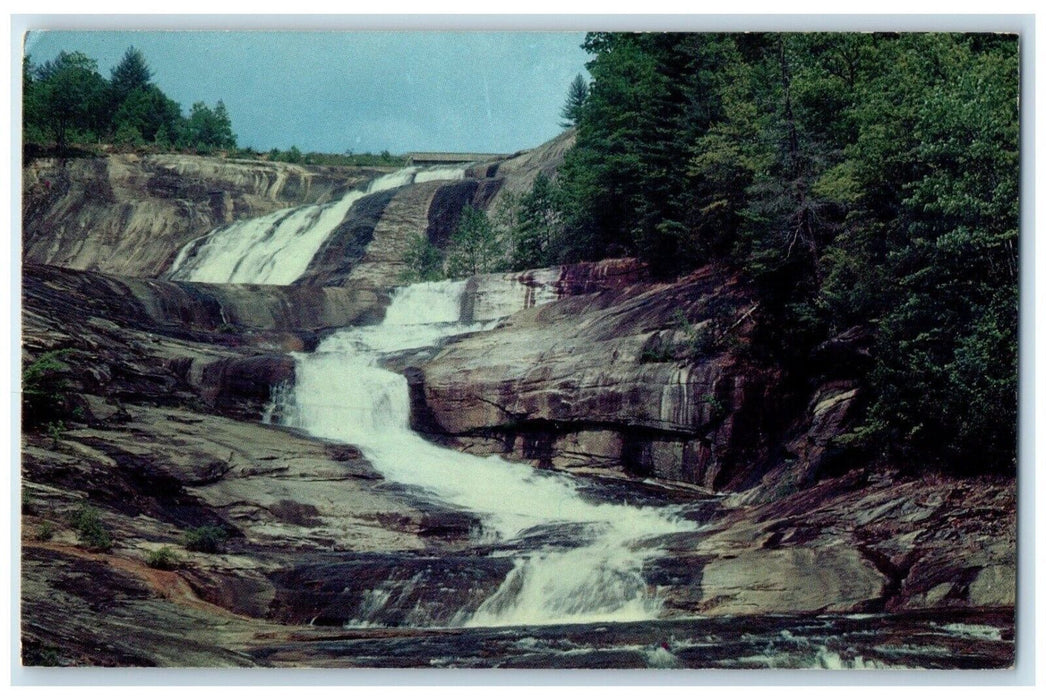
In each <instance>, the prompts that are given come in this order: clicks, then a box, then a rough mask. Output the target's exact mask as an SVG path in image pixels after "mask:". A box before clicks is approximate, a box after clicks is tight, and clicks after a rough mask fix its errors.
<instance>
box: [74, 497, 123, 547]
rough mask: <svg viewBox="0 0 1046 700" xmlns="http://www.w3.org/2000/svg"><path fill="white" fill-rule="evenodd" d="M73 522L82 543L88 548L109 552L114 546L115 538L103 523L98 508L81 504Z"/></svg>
mask: <svg viewBox="0 0 1046 700" xmlns="http://www.w3.org/2000/svg"><path fill="white" fill-rule="evenodd" d="M71 524H72V526H73V528H74V529H75V530H76V534H77V536H78V537H79V538H80V543H81V544H83V545H85V546H86V547H87V548H88V549H95V550H98V551H102V552H107V551H109V550H110V549H112V548H113V538H112V537H111V536H110V535H109V531H108V530H107V529H106V528H105V525H103V524H102V520H101V518H100V517H99V515H98V509H97V508H92V507H91V506H88V505H84V506H81V507H80V509H79V510H77V511H76V513H74V514H73V517H72V520H71Z"/></svg>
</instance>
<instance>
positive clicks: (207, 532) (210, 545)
mask: <svg viewBox="0 0 1046 700" xmlns="http://www.w3.org/2000/svg"><path fill="white" fill-rule="evenodd" d="M228 538H229V534H228V533H227V532H226V531H225V528H223V527H220V526H218V525H201V526H199V527H194V528H191V529H189V530H186V531H185V536H184V537H183V543H184V544H185V548H186V549H188V550H189V551H190V552H205V553H207V554H216V553H217V552H220V551H222V546H223V545H224V544H225V540H227V539H228Z"/></svg>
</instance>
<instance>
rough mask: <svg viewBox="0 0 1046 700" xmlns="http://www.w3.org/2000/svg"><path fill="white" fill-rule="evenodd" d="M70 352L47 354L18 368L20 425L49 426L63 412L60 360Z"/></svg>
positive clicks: (52, 351) (66, 368)
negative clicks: (19, 372)
mask: <svg viewBox="0 0 1046 700" xmlns="http://www.w3.org/2000/svg"><path fill="white" fill-rule="evenodd" d="M70 352H72V351H71V350H68V349H66V350H51V351H49V352H45V353H43V354H42V355H40V357H38V358H36V360H34V361H33V362H30V363H29V364H28V365H26V366H25V367H23V368H22V422H23V424H24V425H26V426H32V425H41V424H45V423H50V422H52V421H54V419H56V418H58V417H60V416H61V415H63V413H64V412H65V410H66V408H65V405H66V400H65V389H66V383H65V379H64V378H63V377H62V374H63V373H64V372H67V371H69V365H67V364H65V363H64V362H62V360H61V358H62V357H64V356H65V355H68V354H69V353H70Z"/></svg>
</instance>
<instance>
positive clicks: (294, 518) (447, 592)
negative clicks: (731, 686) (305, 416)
mask: <svg viewBox="0 0 1046 700" xmlns="http://www.w3.org/2000/svg"><path fill="white" fill-rule="evenodd" d="M570 139H571V134H570V133H569V132H568V133H567V134H565V135H564V136H563V137H562V138H560V139H557V140H556V141H554V142H552V143H550V144H546V145H545V146H543V147H541V148H538V149H534V150H533V151H529V152H526V153H523V154H520V155H518V156H516V157H514V158H512V159H509V160H506V161H502V162H495V163H485V164H470V165H468V166H463V167H462V168H461V172H460V173H457V174H455V175H454V178H453V179H450V180H448V179H431V180H428V179H426V178H423V177H419V176H418V174H417V173H412V174H411V177H412V179H411V180H410V181H409V182H406V181H405V182H403V183H402V184H399V185H397V186H395V187H391V188H390V189H386V190H381V191H367V192H361V196H360V197H359V198H358V199H356V200H354V203H353V204H352V207H351V209H349V211H348V212H347V213H346V214H345V215H344V217H343V218H341V219H340V220H338V221H337V222H335V225H334V227H333V229H332V230H331V231H330V233H329V235H326V236H325V237H324V239H323V240H322V242H321V245H320V246H319V248H318V249H317V250H316V253H315V255H313V256H311V258H310V259H309V260H308V261H306V262H307V264H304V272H302V273H301V274H300V275H298V276H297V278H296V279H295V280H293V281H292V282H290V283H285V284H265V285H259V284H252V283H243V282H235V283H229V282H225V281H220V282H219V281H195V280H191V279H185V278H179V275H178V274H176V271H175V270H173V268H174V267H175V265H176V262H177V261H178V259H179V257H180V256H181V255H182V254H183V253H184V255H185V257H186V258H189V257H191V256H193V255H200V254H202V250H203V248H202V246H203V245H204V244H205V243H206V241H204V240H203V238H204V237H205V236H209V235H212V234H208V232H209V231H211V230H213V229H216V228H219V227H223V226H225V227H227V226H229V225H231V224H233V223H235V222H238V221H250V220H255V219H258V218H259V217H264V216H267V215H273V214H274V213H276V212H280V211H283V210H284V209H285V208H287V207H307V206H317V207H324V206H328V205H331V204H332V203H335V202H337V201H338V200H339V199H341V198H343V197H345V196H346V193H349V192H352V191H354V188H359V187H360V186H365V185H366V183H368V182H372V181H374V180H375V179H376V178H379V177H382V176H386V175H389V173H382V172H375V171H367V170H340V169H337V168H311V167H306V166H291V165H287V164H280V163H268V162H253V161H227V160H223V159H219V158H202V157H190V156H176V155H170V156H168V155H154V156H134V155H118V156H109V157H106V158H94V159H70V160H68V161H64V162H62V161H53V160H37V161H31V162H29V163H27V164H26V167H25V170H24V176H23V220H24V225H23V269H22V289H23V299H22V304H23V316H22V319H23V327H22V334H23V351H24V359H23V382H24V383H26V382H27V381H31V382H32V384H31V385H29V386H23V392H25V391H26V390H27V389H29V390H32V391H35V392H37V393H38V394H39V395H43V396H45V397H46V399H47V401H44V402H43V404H45V405H44V408H42V409H40V412H39V414H36V413H26V414H25V415H24V416H23V419H24V423H23V425H24V431H23V442H22V524H21V526H22V542H23V548H22V558H21V566H22V578H21V582H22V643H23V659H24V661H25V663H27V664H30V665H41V664H47V665H161V666H171V665H192V666H212V665H219V666H270V665H276V666H280V665H294V666H386V665H391V666H488V665H504V666H544V667H550V666H581V667H593V666H618V667H635V666H655V667H688V666H689V667H760V666H766V665H770V664H771V662H770V661H767V658H768V657H773V658H776V659H777V661H776V662H773V663H780V664H782V665H785V666H789V665H791V666H828V667H838V666H845V667H863V666H864V665H867V666H892V667H896V666H907V667H937V668H955V667H981V668H985V667H991V668H1004V667H1008V666H1009V665H1011V664H1012V662H1013V639H1014V620H1013V608H1014V604H1015V598H1016V570H1017V567H1016V488H1015V484H1014V482H1013V480H1012V479H1008V478H1003V477H1000V478H990V477H976V478H972V477H971V478H960V477H956V476H951V475H944V474H936V473H921V472H919V471H918V470H910V469H903V468H902V467H904V466H906V465H883V464H876V465H872V464H868V463H851V462H848V461H847V460H846V459H845V458H842V457H840V452H839V451H838V450H837V449H836V444H837V439H838V438H839V437H840V436H841V435H843V434H844V433H845V432H846V431H847V430H848V429H849V427H850V424H851V421H852V415H853V413H854V411H855V410H856V408H857V407H858V406H859V405H860V402H861V401H862V400H864V398H865V397H863V396H862V391H863V387H862V384H861V382H860V368H861V366H862V363H863V362H864V358H865V357H866V356H867V353H868V352H869V340H868V336H867V333H866V332H865V331H864V330H863V329H861V328H852V329H848V330H847V331H845V332H843V333H841V334H839V335H838V336H837V337H836V338H834V339H833V340H832V341H831V342H829V343H826V344H825V345H824V346H822V347H821V348H819V349H818V351H817V352H818V357H817V358H815V360H816V362H817V363H818V364H819V365H820V366H821V367H822V371H821V372H820V374H819V375H818V376H817V377H816V378H815V380H810V379H808V378H803V379H802V380H799V379H797V378H796V377H793V376H789V374H788V373H787V372H786V371H785V370H784V369H783V368H781V367H779V366H775V365H773V364H772V363H768V362H766V361H764V360H762V359H760V358H759V357H758V356H754V355H753V354H752V353H750V352H747V351H746V348H747V347H748V345H749V340H750V338H751V337H752V335H753V333H755V332H756V331H757V324H758V314H757V313H755V311H756V308H755V307H756V302H755V301H754V298H753V296H752V294H751V293H750V290H748V289H746V286H745V283H744V282H743V281H742V280H741V279H739V278H737V277H736V276H734V275H731V274H730V273H729V272H728V271H726V270H723V269H719V268H716V267H707V268H702V269H700V270H697V271H695V272H693V273H691V274H689V275H687V276H685V277H682V278H679V279H675V280H658V279H654V278H652V277H651V275H650V274H649V273H648V271H647V270H646V269H645V267H644V266H643V265H642V264H640V263H638V262H637V261H635V260H631V259H614V260H606V261H602V262H599V263H586V264H578V265H571V266H564V267H557V268H548V269H542V270H534V271H527V272H523V273H497V274H486V275H479V276H475V277H472V278H470V279H469V280H467V281H463V282H462V283H461V288H460V290H459V292H458V293H459V296H453V297H450V296H447V298H448V299H450V300H451V304H450V306H451V316H453V318H450V319H449V321H453V322H454V323H457V324H460V326H461V328H460V329H458V330H456V331H455V332H454V333H452V334H450V335H440V336H439V337H434V338H435V339H434V340H433V341H432V342H431V343H428V344H425V343H422V344H421V345H418V346H416V347H407V348H406V349H403V348H395V349H391V350H388V351H386V352H384V353H383V354H381V355H380V357H379V360H378V364H380V365H381V367H382V368H384V369H386V370H391V372H392V373H394V374H398V375H402V376H404V377H405V378H406V382H405V384H406V389H405V391H406V397H407V402H408V404H409V423H410V426H411V427H412V428H413V429H414V431H416V432H417V433H419V434H420V435H423V436H424V437H425V438H426V439H427V440H429V441H430V442H431V443H435V444H439V445H442V446H444V447H447V448H451V449H453V450H456V451H457V452H458V453H459V454H462V455H470V456H471V457H470V458H479V459H480V461H479V462H468V464H469V465H476V470H475V471H474V472H473V473H474V474H476V475H479V474H481V473H485V472H481V471H479V465H480V464H481V463H482V464H484V465H485V464H486V463H487V462H489V461H490V460H492V459H494V460H498V463H499V464H500V463H501V460H505V459H507V460H510V462H508V463H511V464H515V465H517V466H518V465H526V468H527V469H528V470H531V471H532V473H533V474H534V475H535V477H534V478H538V477H542V478H544V477H545V476H546V475H548V478H549V479H553V480H557V479H561V478H569V479H570V481H569V483H570V484H571V486H570V487H569V488H570V489H571V490H572V491H571V492H572V493H573V492H575V491H576V493H577V494H578V497H579V499H580V500H582V501H585V502H586V503H593V504H599V505H611V506H621V507H623V508H624V507H628V508H634V509H636V510H637V511H638V510H643V511H644V512H646V510H649V509H655V508H656V509H662V510H663V511H664V512H666V513H668V512H670V513H671V516H672V518H673V522H676V523H678V528H675V529H673V530H672V531H670V532H669V531H665V532H660V531H659V532H658V534H657V535H656V537H655V536H653V535H651V536H650V539H651V542H653V544H652V545H651V549H650V551H651V552H653V554H651V555H650V556H648V557H646V558H645V559H644V561H643V562H642V563H641V567H640V569H639V571H638V573H637V574H636V576H638V577H639V581H640V584H639V586H640V588H641V589H642V591H641V595H642V597H644V599H646V598H651V599H656V603H657V605H656V610H654V612H653V614H652V615H651V616H650V619H649V620H647V621H645V622H644V621H638V620H637V619H629V620H617V619H615V618H614V617H613V615H611V614H609V613H608V614H607V618H606V623H605V624H601V625H597V626H593V625H592V624H581V623H571V622H556V623H548V624H532V623H518V624H515V625H510V626H508V627H506V626H502V625H489V626H483V625H475V626H472V625H469V624H463V623H462V620H467V619H469V616H473V617H475V616H476V615H477V614H478V613H479V612H480V611H481V610H486V608H484V605H485V604H486V601H488V600H492V599H494V598H496V597H497V596H498V595H502V596H504V595H505V594H504V593H502V591H503V589H504V588H505V586H506V585H507V583H510V582H511V581H513V580H515V579H514V578H513V577H514V576H515V575H516V574H514V572H515V571H516V570H517V569H518V568H519V562H520V561H521V560H528V561H529V560H534V561H536V560H540V559H541V557H543V556H544V557H546V558H548V557H550V556H551V553H553V552H557V553H558V552H564V551H570V547H573V546H577V542H581V543H582V544H581V545H580V546H581V548H584V547H585V546H587V545H586V544H585V543H587V542H589V539H588V538H591V537H594V536H593V535H591V533H584V532H582V530H583V529H584V528H583V525H584V523H583V522H582V523H573V524H567V525H564V524H562V523H560V524H556V523H552V524H550V525H549V526H548V527H546V528H545V529H542V528H540V527H538V528H534V527H531V528H529V529H524V530H522V531H521V532H519V533H517V535H516V536H515V537H508V538H504V537H503V538H501V539H495V540H492V539H491V537H490V533H489V532H486V533H485V532H484V528H485V527H486V528H487V529H488V530H489V523H486V522H485V521H484V519H483V517H482V515H481V514H479V513H477V512H476V511H475V510H473V509H470V508H468V507H465V506H462V505H461V504H456V503H454V502H453V501H451V500H450V499H448V498H444V497H439V498H433V497H432V495H431V492H429V491H426V489H425V488H422V487H419V486H417V485H410V484H407V483H404V482H402V481H399V480H397V479H395V478H391V477H390V476H388V475H387V474H386V473H385V472H383V470H382V469H381V468H380V466H379V465H378V464H376V460H375V459H374V458H371V457H368V454H369V453H368V452H367V450H361V449H359V448H358V447H357V446H356V445H354V444H351V441H346V440H340V439H332V438H324V437H319V436H317V435H316V434H314V433H313V432H310V431H309V430H307V428H308V425H307V423H303V422H301V421H299V424H295V421H294V420H292V419H290V418H287V417H286V416H288V415H290V414H291V413H292V410H291V409H292V408H295V404H294V403H293V401H292V400H291V399H288V398H287V396H286V394H287V393H288V392H290V393H293V391H294V388H295V386H296V385H298V384H301V383H302V382H303V381H304V377H305V375H304V372H305V370H306V369H307V366H306V364H304V363H307V362H308V361H309V360H308V358H310V357H315V356H317V355H318V354H319V353H321V352H322V351H324V349H325V348H328V347H330V345H329V343H331V342H333V341H336V340H337V339H338V338H339V337H341V336H340V335H339V334H340V333H342V332H344V331H345V329H368V328H378V329H380V328H385V327H387V325H388V324H390V323H391V322H392V321H393V319H391V318H390V314H391V313H392V312H391V311H390V310H391V309H392V308H393V304H395V303H396V302H397V300H399V301H402V291H397V290H398V289H400V288H401V287H402V284H401V282H400V280H401V276H402V274H403V272H404V271H405V269H406V263H405V259H404V258H405V254H406V250H407V246H408V243H409V240H410V238H411V237H412V236H415V235H417V234H419V233H420V234H424V235H425V236H426V237H427V238H428V240H429V241H431V242H432V243H434V244H436V245H445V244H446V242H447V240H448V238H449V236H450V233H451V232H452V231H453V229H454V227H455V226H456V224H457V221H458V219H459V217H460V216H461V211H462V209H463V208H464V206H465V205H466V204H468V205H472V206H476V207H479V208H490V207H495V206H497V203H498V201H499V197H502V196H503V193H504V192H510V191H516V192H519V191H525V189H526V188H527V187H528V186H529V183H530V182H532V181H533V179H534V177H535V176H536V175H537V173H539V172H546V173H551V172H554V170H555V168H556V167H557V165H558V162H559V160H560V159H561V158H562V153H563V151H564V150H565V148H566V147H568V146H569V143H570ZM444 176H445V174H444V175H441V176H440V177H444ZM272 230H275V229H272ZM208 240H212V239H208ZM196 241H202V242H200V243H194V242H196ZM194 246H195V247H194ZM398 295H399V296H398ZM430 305H431V304H430ZM448 318H449V317H448ZM381 324H385V325H381ZM411 332H412V333H414V334H416V335H418V334H422V331H421V329H420V328H419V329H418V330H414V331H411ZM441 333H442V331H441ZM327 352H330V351H329V350H328V351H327ZM34 367H35V368H36V369H35V371H30V369H32V368H34ZM329 378H330V381H331V382H332V383H333V381H334V378H333V376H330V377H329ZM284 414H285V415H284ZM281 415H282V416H283V417H282V418H281ZM563 474H566V475H568V477H563V476H562V475H563ZM475 478H479V477H478V476H476V477H475ZM523 478H524V480H527V479H530V478H531V477H529V476H524V477H523ZM555 483H557V484H558V483H559V482H558V481H555ZM482 486H483V487H484V488H486V489H487V490H489V491H490V492H492V493H495V494H497V493H499V489H502V488H503V485H502V484H499V483H485V484H482ZM505 488H506V492H507V487H505ZM85 512H89V513H91V514H92V517H93V518H95V519H96V522H97V523H98V524H99V525H100V526H101V527H102V528H103V529H104V531H105V532H106V533H107V534H108V537H109V539H110V542H109V544H108V546H101V544H100V543H98V542H95V543H93V544H92V543H91V542H90V541H85V539H84V537H83V530H84V528H83V521H84V517H83V514H84V513H85ZM622 512H624V511H622ZM658 512H662V511H661V510H659V511H658ZM586 517H587V516H586ZM201 528H218V529H220V531H221V532H222V533H224V535H223V537H224V540H223V542H222V544H221V546H218V547H214V548H213V550H214V551H200V550H199V549H196V548H189V547H187V546H186V543H187V541H188V540H187V538H186V536H187V534H188V533H191V532H195V531H199V530H200V529H201ZM579 533H580V534H579ZM654 540H656V542H654ZM535 543H536V544H535ZM654 544H656V546H653V545H654ZM163 549H166V551H168V552H171V553H172V556H173V557H174V560H172V562H171V563H170V566H156V564H157V562H158V559H157V555H156V553H157V552H159V551H161V550H163ZM535 552H536V553H537V554H535ZM528 558H529V559H528ZM520 586H522V584H520ZM488 607H489V605H488ZM768 616H771V617H772V616H781V619H782V620H784V622H782V623H780V624H777V623H773V624H772V623H770V622H769V621H768V620H769V619H770V617H768ZM477 619H478V618H477ZM916 629H917V630H918V631H919V633H920V634H922V635H925V637H924V639H925V643H922V644H916V643H913V642H912V636H913V634H912V630H916ZM783 632H787V633H788V634H787V635H785V634H783ZM771 647H772V648H773V649H774V650H775V651H774V654H776V655H777V656H774V654H771V653H770V652H768V651H767V649H768V648H771Z"/></svg>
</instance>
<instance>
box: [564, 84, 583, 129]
mask: <svg viewBox="0 0 1046 700" xmlns="http://www.w3.org/2000/svg"><path fill="white" fill-rule="evenodd" d="M587 97H588V83H587V82H585V79H584V78H582V77H581V74H580V73H578V74H577V75H576V76H574V80H573V81H571V83H570V88H569V89H568V91H567V103H566V104H565V105H563V111H562V112H560V116H561V117H563V122H562V123H561V124H560V126H562V127H564V128H569V127H572V126H575V125H576V124H577V123H578V121H579V120H580V119H581V109H582V108H583V107H584V105H585V99H586V98H587Z"/></svg>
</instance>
